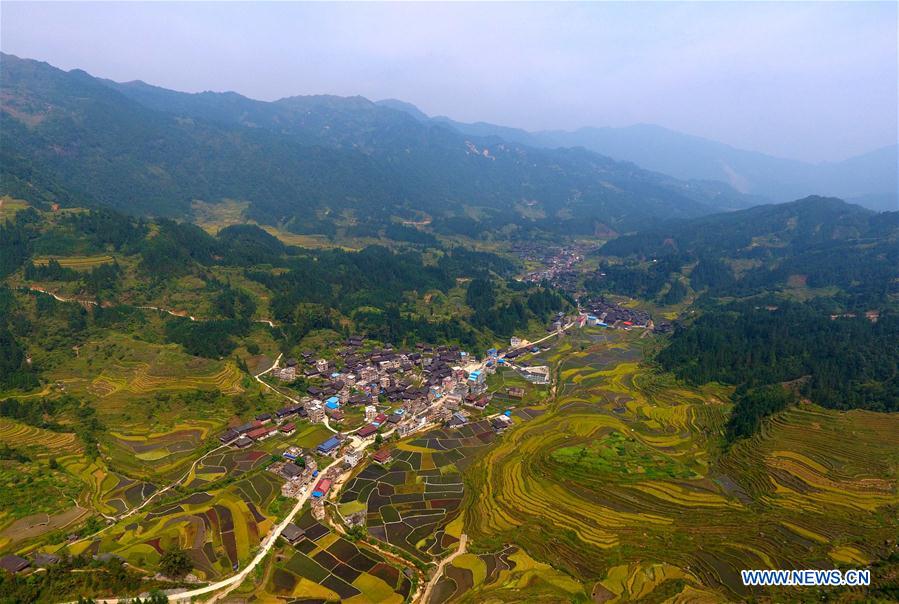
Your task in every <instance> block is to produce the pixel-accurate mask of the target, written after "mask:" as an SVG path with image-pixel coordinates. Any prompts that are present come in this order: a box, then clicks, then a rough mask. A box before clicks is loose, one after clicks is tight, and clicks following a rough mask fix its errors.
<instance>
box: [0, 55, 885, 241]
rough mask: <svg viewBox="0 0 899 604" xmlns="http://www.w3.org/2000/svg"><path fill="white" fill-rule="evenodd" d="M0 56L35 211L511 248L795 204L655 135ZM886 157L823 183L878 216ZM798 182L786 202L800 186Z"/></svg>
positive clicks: (751, 173)
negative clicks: (499, 121) (160, 81)
mask: <svg viewBox="0 0 899 604" xmlns="http://www.w3.org/2000/svg"><path fill="white" fill-rule="evenodd" d="M2 61H3V69H2V74H0V77H2V88H3V90H4V99H3V104H2V115H0V119H2V127H3V138H2V145H0V147H2V148H0V153H2V166H3V174H2V176H3V178H2V193H5V194H11V195H13V196H22V197H25V198H28V199H32V200H33V199H38V200H41V199H42V200H44V201H58V202H61V203H63V204H64V205H65V204H69V205H85V204H87V205H92V204H105V205H109V206H112V207H114V208H118V209H121V210H124V211H128V212H131V213H136V214H151V215H170V216H177V217H184V216H187V215H189V213H190V209H191V205H192V203H193V202H194V201H197V200H200V201H206V202H212V203H215V202H220V201H222V200H226V199H234V200H239V201H246V202H249V204H250V205H249V208H248V210H247V215H248V217H250V218H253V219H255V220H258V221H259V222H262V223H268V224H280V225H282V226H284V227H285V228H287V229H288V230H291V231H294V232H298V233H323V234H330V233H333V232H334V230H335V229H336V228H339V227H344V228H353V229H356V230H357V231H359V230H360V229H361V230H363V231H364V230H366V229H369V230H372V229H377V228H381V227H383V226H385V225H387V224H390V223H396V222H401V221H414V222H422V221H424V222H426V223H428V224H430V226H431V228H432V229H433V230H434V231H436V232H437V233H447V234H463V235H468V236H491V234H493V235H499V236H503V237H509V236H513V237H515V236H532V235H534V234H535V233H549V232H565V233H571V234H590V235H595V234H600V235H602V234H605V233H609V234H612V233H621V232H630V231H635V230H638V229H643V228H647V227H651V226H653V225H655V224H659V223H660V222H663V221H666V220H669V219H673V218H692V217H698V216H702V215H706V214H711V213H714V212H718V211H722V210H733V209H739V208H745V207H750V206H753V205H758V204H760V203H766V202H769V201H771V200H778V201H779V200H783V199H787V198H790V197H795V196H797V193H791V192H790V190H791V189H790V188H789V187H787V186H784V187H783V190H781V193H780V195H772V193H773V192H776V191H775V189H777V188H778V185H776V182H775V181H776V178H778V177H780V178H782V179H783V180H784V181H787V180H789V178H792V176H790V175H791V174H793V173H792V172H790V171H789V170H788V163H787V164H784V162H782V161H781V160H775V159H773V158H766V157H765V156H762V155H760V154H749V153H747V152H742V151H738V150H734V149H730V148H728V147H725V146H723V145H719V144H717V143H709V142H707V141H702V140H701V139H693V138H691V137H685V136H683V135H678V134H675V133H666V134H665V136H658V133H659V132H663V133H665V131H661V130H659V129H656V128H654V127H634V128H632V129H621V130H608V129H605V130H603V129H594V130H581V131H578V132H574V133H562V132H555V133H552V132H543V133H533V134H531V133H526V132H523V131H517V130H514V129H508V128H501V127H496V126H492V125H489V124H475V125H465V124H459V123H456V122H452V121H451V120H447V119H446V118H433V119H431V118H428V117H427V116H425V115H424V114H423V113H421V112H420V111H418V110H417V109H414V108H413V107H412V106H410V105H408V104H404V103H399V102H381V103H373V102H371V101H369V100H368V99H365V98H363V97H335V96H296V97H290V98H284V99H280V100H278V101H275V102H263V101H257V100H253V99H249V98H247V97H244V96H241V95H239V94H236V93H233V92H225V93H214V92H204V93H198V94H188V93H181V92H176V91H172V90H166V89H164V88H159V87H155V86H151V85H148V84H145V83H143V82H128V83H117V82H112V81H109V80H102V79H98V78H94V77H92V76H90V75H89V74H87V73H86V72H84V71H81V70H73V71H70V72H65V71H62V70H59V69H56V68H54V67H52V66H50V65H48V64H46V63H41V62H37V61H32V60H28V59H20V58H18V57H15V56H12V55H5V54H4V55H3V56H2ZM683 141H687V142H689V143H690V145H692V146H690V145H686V144H685V143H684V144H682V142H683ZM571 145H575V146H571ZM685 145H686V146H685ZM587 147H589V148H587ZM688 147H689V148H688ZM722 149H723V150H729V151H728V153H729V154H723V155H722V154H721V153H718V152H719V151H721V150H722ZM656 150H658V151H657V152H656ZM597 151H603V153H602V154H601V153H600V152H597ZM894 151H895V149H894ZM605 153H609V154H611V155H612V157H610V156H608V155H606V154H605ZM722 153H723V151H722ZM716 154H717V155H716ZM638 155H639V156H640V157H639V158H636V156H638ZM613 157H615V159H613ZM722 157H724V159H720V158H722ZM885 157H886V158H887V159H888V157H889V153H888V152H883V153H880V154H873V155H872V156H871V158H869V159H865V158H858V159H856V160H849V161H848V162H844V163H846V164H847V166H849V167H851V166H855V167H854V168H853V174H860V175H861V177H860V179H861V180H864V177H865V176H870V178H869V179H868V181H865V182H871V183H875V184H872V185H871V187H872V188H869V189H864V190H863V189H862V188H861V185H853V184H851V183H850V182H849V179H848V178H847V179H845V180H843V181H841V180H840V179H839V178H838V176H839V174H840V172H839V170H834V171H832V173H830V172H828V175H829V177H830V178H832V179H833V180H835V181H837V183H838V184H840V185H841V186H844V187H856V189H857V192H858V193H864V194H866V195H867V196H868V197H867V198H866V199H868V200H869V201H871V200H873V201H875V202H877V203H873V202H872V205H874V206H875V207H877V206H878V205H879V206H880V207H890V206H889V201H888V200H887V198H888V196H889V189H888V187H889V183H887V184H877V183H883V182H885V181H888V180H889V178H890V177H892V178H893V182H895V170H893V171H892V172H891V171H890V170H889V169H887V168H885V167H884V165H883V164H884V158H885ZM617 158H623V159H625V160H628V161H620V160H619V159H617ZM635 158H636V159H639V163H640V165H641V166H649V167H650V168H652V169H653V170H659V169H660V167H664V168H665V169H667V170H669V171H670V172H674V173H681V174H683V173H685V172H688V171H691V170H692V173H693V175H686V176H674V177H672V176H668V175H667V174H663V173H661V172H660V171H650V170H647V169H645V168H644V167H639V166H638V165H637V164H635V163H631V162H632V160H634V159H635ZM683 158H687V160H684V159H683ZM716 158H718V159H716ZM759 158H761V159H759ZM716 161H717V162H718V164H717V165H718V168H717V169H718V172H716V167H715V166H716V163H715V162H716ZM766 161H767V162H768V163H769V164H772V165H774V164H776V166H775V167H777V166H780V168H779V170H780V171H778V170H775V169H774V168H772V169H770V170H768V169H766V168H765V162H766ZM678 162H680V163H681V164H683V167H681V166H679V164H678ZM741 162H742V163H741ZM777 162H781V163H780V164H777ZM692 163H695V164H696V165H697V167H696V168H695V169H694V168H689V169H688V167H687V166H689V165H690V164H692ZM796 163H797V164H798V162H796ZM721 166H727V168H728V170H729V172H728V174H729V176H730V180H731V181H732V182H734V183H735V184H736V185H737V186H732V185H731V184H728V183H726V182H724V180H725V178H722V177H720V176H721V175H720V170H721V169H722V168H721ZM846 169H847V170H848V169H849V168H848V167H847V168H846ZM806 172H807V171H806ZM795 174H796V175H798V176H796V178H795V179H793V180H792V181H790V182H791V183H792V184H790V187H793V189H792V191H805V189H804V188H803V187H805V186H806V185H802V184H801V180H802V179H801V178H800V177H801V176H802V175H803V174H804V172H803V171H802V170H799V169H797V170H796V171H795ZM778 175H780V176H778ZM788 177H789V178H788ZM765 179H767V180H765ZM797 179H798V180H797ZM796 183H800V184H796ZM807 186H808V187H811V186H812V185H807ZM821 186H822V187H823V186H825V185H821ZM834 186H835V187H836V185H834ZM883 187H887V189H886V190H884V188H883ZM738 189H742V190H743V191H749V193H746V192H741V191H740V190H738ZM844 190H845V189H844ZM893 191H894V193H893V197H895V186H893ZM806 192H809V193H811V192H816V193H826V194H833V193H834V191H830V190H827V189H809V190H808V191H806ZM761 193H765V195H762V194H761ZM850 197H851V196H850ZM859 201H860V202H863V200H859Z"/></svg>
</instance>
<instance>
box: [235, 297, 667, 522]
mask: <svg viewBox="0 0 899 604" xmlns="http://www.w3.org/2000/svg"><path fill="white" fill-rule="evenodd" d="M585 326H598V327H605V328H610V329H614V328H620V329H631V328H641V329H648V330H651V329H653V327H654V325H653V322H652V319H651V318H650V316H649V314H648V313H646V312H644V311H640V310H635V309H628V308H624V307H621V306H619V305H617V304H615V303H613V302H609V301H607V300H605V299H604V298H601V297H600V298H597V299H588V300H587V305H586V308H585V309H584V310H583V311H579V312H578V313H577V314H573V315H569V316H565V315H564V313H559V314H558V315H557V316H556V317H554V318H553V319H552V320H551V322H550V324H549V325H548V327H547V332H548V333H547V335H546V336H544V337H542V338H540V339H539V340H536V341H535V342H529V341H528V340H526V339H523V338H521V337H515V336H513V337H512V338H511V339H510V341H509V347H508V348H506V349H497V348H491V349H489V350H487V351H486V352H485V353H484V354H483V355H482V356H481V358H480V359H478V358H476V357H475V355H473V354H472V353H469V352H466V351H463V350H461V349H460V348H459V347H458V346H430V345H427V344H417V345H416V346H415V347H414V348H413V349H411V350H398V349H395V348H394V347H392V346H390V345H387V346H379V345H375V344H374V343H373V342H371V341H368V340H365V338H363V337H362V336H350V337H348V338H347V339H346V340H345V341H343V342H342V343H341V344H340V345H336V346H334V347H332V348H331V349H330V351H329V352H330V353H331V357H332V358H331V359H330V360H329V359H325V358H320V357H317V356H316V355H315V354H314V353H313V352H312V351H304V352H302V353H301V354H299V355H298V357H297V358H293V357H290V358H287V359H283V360H279V362H277V363H276V364H275V365H274V366H273V367H271V368H270V369H269V371H267V372H265V373H267V374H268V375H267V376H265V377H266V379H268V380H269V381H268V382H266V383H267V384H269V387H270V388H273V389H277V391H278V392H280V393H281V394H282V395H284V396H285V397H286V398H287V400H290V401H294V402H293V403H292V404H290V405H287V406H284V407H282V408H280V409H277V410H275V411H273V412H271V413H268V412H267V413H262V414H259V415H257V416H256V417H255V418H253V419H252V420H251V421H247V422H245V423H243V424H241V425H237V426H234V427H231V428H229V429H228V430H226V431H225V432H223V433H222V434H221V435H220V436H219V440H220V442H221V443H222V445H228V446H231V447H235V448H247V447H251V446H253V445H254V444H255V443H257V442H259V441H262V440H265V439H267V438H269V437H271V436H273V435H276V434H280V435H283V436H289V435H290V434H293V432H294V431H295V430H296V421H298V420H306V421H309V422H312V423H316V424H324V426H325V427H326V428H328V430H330V431H331V432H333V434H332V436H330V437H329V438H327V439H326V440H324V441H323V442H321V443H320V444H318V445H317V446H316V447H315V448H314V449H312V450H303V449H301V448H299V447H295V446H289V447H286V448H285V450H284V451H282V452H281V453H280V457H281V460H280V461H278V462H276V463H274V464H272V465H271V466H269V468H268V469H269V471H272V472H274V473H276V474H278V475H279V476H281V477H282V478H284V480H285V483H284V485H283V486H282V494H283V495H284V496H285V497H290V498H301V497H304V496H305V495H306V493H307V492H308V490H309V489H310V488H311V489H312V501H313V510H314V511H315V512H316V514H323V511H321V510H318V509H316V508H320V507H321V506H320V505H318V506H316V504H315V502H316V501H321V500H323V499H324V498H325V496H326V495H327V494H328V492H329V490H330V489H331V488H332V487H333V485H334V481H335V479H336V477H337V476H338V475H339V474H340V473H342V472H345V471H347V470H350V469H352V468H353V467H355V466H356V465H358V464H359V463H361V462H362V461H363V459H364V458H365V449H366V447H368V446H370V445H372V444H376V445H378V447H377V450H376V451H375V452H374V453H373V454H372V455H371V460H372V461H373V462H374V463H381V464H386V463H388V462H389V461H390V459H391V449H390V446H389V445H388V444H386V443H388V441H389V439H391V438H393V439H395V438H405V437H407V436H409V435H411V434H412V433H414V432H417V431H419V430H422V429H424V428H427V427H434V426H438V425H445V426H447V427H459V426H462V425H464V424H466V423H468V422H469V421H472V420H474V419H483V418H485V417H486V418H487V419H488V420H489V421H490V422H491V425H492V426H493V428H494V429H495V430H496V431H497V432H501V431H503V430H505V429H506V428H507V427H509V426H510V425H511V424H512V420H511V417H510V416H511V412H510V410H509V409H498V408H497V407H496V406H495V405H494V406H493V407H491V408H489V409H488V406H489V405H490V403H491V401H492V399H493V393H491V392H488V390H489V388H488V377H489V376H490V375H492V374H494V373H495V372H496V371H497V369H498V368H502V367H507V368H510V369H513V370H515V371H517V372H518V373H519V375H520V376H521V377H523V378H524V379H525V380H526V381H527V382H529V383H531V384H534V385H546V384H549V383H550V381H551V376H550V371H549V368H548V367H546V366H545V365H530V364H526V363H523V362H522V361H521V359H522V358H527V355H533V354H536V353H539V352H541V351H546V350H547V349H548V344H546V343H545V342H546V341H547V340H549V339H550V338H552V337H555V336H562V335H564V332H565V330H567V329H569V328H571V327H577V328H583V327H585ZM541 344H542V346H541ZM258 377H259V376H257V378H258ZM297 383H302V385H303V387H304V388H305V393H304V394H302V395H301V396H300V397H299V398H298V399H293V398H291V397H288V396H287V395H286V394H284V390H285V389H286V388H285V386H286V385H295V384H297ZM291 392H292V391H291ZM503 395H504V396H503V401H505V402H506V403H508V402H509V401H514V400H516V399H521V398H522V396H523V395H524V390H523V389H521V388H516V387H512V388H507V389H505V392H503ZM350 420H354V421H355V424H357V425H353V422H352V421H350ZM334 425H338V426H340V427H341V429H339V430H338V429H335V428H334V427H333V426H334ZM344 425H351V426H352V427H347V428H345V429H344V428H343V427H344ZM323 457H328V458H334V459H340V460H341V464H331V465H330V466H329V467H328V469H327V471H324V472H319V470H318V467H319V465H320V464H319V461H317V458H318V460H321V458H323Z"/></svg>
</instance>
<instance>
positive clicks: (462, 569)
mask: <svg viewBox="0 0 899 604" xmlns="http://www.w3.org/2000/svg"><path fill="white" fill-rule="evenodd" d="M577 596H580V597H582V598H583V596H584V588H583V586H582V585H581V584H580V583H579V582H578V581H576V580H574V579H572V578H571V577H569V576H568V575H566V574H564V573H562V572H560V571H558V570H555V569H554V568H553V567H551V566H550V565H548V564H542V563H540V562H537V561H535V560H533V559H532V558H530V557H529V556H528V555H527V554H526V553H525V552H524V551H522V550H521V549H519V548H517V547H515V546H511V545H510V546H507V547H505V548H503V549H502V550H500V551H499V552H497V553H490V554H472V553H468V554H463V555H461V556H459V557H458V558H455V559H454V560H453V561H452V562H451V563H450V564H448V565H447V566H446V567H445V568H444V573H443V575H442V576H441V578H440V580H438V582H437V584H436V585H435V586H434V591H433V594H432V596H431V602H433V603H434V604H444V603H448V602H486V601H498V602H509V601H527V602H566V601H573V600H576V597H577Z"/></svg>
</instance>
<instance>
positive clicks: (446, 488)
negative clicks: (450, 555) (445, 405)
mask: <svg viewBox="0 0 899 604" xmlns="http://www.w3.org/2000/svg"><path fill="white" fill-rule="evenodd" d="M494 439H495V432H494V431H493V429H492V428H491V426H490V423H489V422H487V421H486V420H484V421H479V422H475V423H472V424H467V425H465V426H461V427H460V428H457V429H452V430H432V431H430V432H428V433H427V434H425V435H424V436H421V437H418V438H415V439H412V440H411V441H408V442H402V443H400V444H399V445H398V446H397V450H396V452H395V453H394V456H393V461H392V462H391V463H390V464H389V465H387V466H382V465H377V464H372V465H369V466H368V467H366V468H365V469H363V470H362V471H361V472H360V473H359V474H358V475H357V476H356V477H355V478H354V479H353V481H352V482H350V483H349V484H348V485H347V487H346V488H345V490H344V491H343V492H342V493H341V497H340V504H341V508H342V510H344V511H346V512H351V511H352V510H355V509H357V508H358V507H359V504H362V505H363V506H364V509H365V511H366V521H367V525H368V532H369V534H370V535H371V536H372V537H375V538H376V539H380V540H381V541H386V542H387V543H390V544H391V545H393V546H395V547H398V548H400V549H401V550H403V551H404V552H406V553H407V554H409V555H410V556H412V557H413V558H416V559H418V560H421V561H423V562H430V561H433V560H435V559H437V558H440V557H442V556H443V555H445V553H446V552H447V551H448V550H450V549H452V548H453V547H455V545H456V544H457V543H458V541H459V538H458V535H453V534H451V533H450V532H448V531H447V530H446V527H447V525H448V524H449V523H450V522H452V521H453V520H454V519H455V518H456V517H457V516H458V515H459V512H460V506H461V503H462V497H463V494H464V485H463V482H462V474H461V471H462V469H463V468H465V467H467V466H468V465H469V464H471V463H472V460H473V458H474V457H475V456H477V455H478V454H479V453H480V452H481V451H482V450H483V449H485V448H486V447H487V446H488V445H489V444H490V443H491V442H492V441H493V440H494Z"/></svg>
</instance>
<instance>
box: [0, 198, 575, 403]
mask: <svg viewBox="0 0 899 604" xmlns="http://www.w3.org/2000/svg"><path fill="white" fill-rule="evenodd" d="M0 234H2V237H0V256H2V258H3V275H4V277H5V278H6V279H5V285H4V288H3V290H2V296H0V309H2V310H3V312H2V316H3V320H2V322H0V348H2V349H3V351H4V355H3V359H4V360H3V364H2V366H0V382H2V386H3V387H4V388H12V389H23V390H28V389H30V388H33V387H36V386H37V385H38V383H39V377H40V372H41V370H42V369H45V368H46V367H47V366H49V365H52V364H53V363H55V362H57V361H56V360H54V357H58V356H59V355H63V356H70V355H71V349H72V347H75V348H77V347H78V346H80V345H82V344H84V343H85V342H87V341H88V339H89V338H90V337H91V334H92V333H95V332H96V330H102V329H107V328H112V329H116V330H121V331H123V332H124V333H131V332H132V331H133V330H135V329H138V330H139V331H142V332H143V333H144V334H145V337H149V338H151V339H154V340H156V341H159V342H168V343H175V344H178V345H180V346H181V347H183V349H184V350H185V351H186V352H187V353H189V354H191V355H196V356H200V357H207V358H211V359H219V358H223V357H228V356H229V355H232V353H234V351H235V350H236V349H237V348H239V347H243V348H248V349H249V350H250V351H252V350H254V349H256V348H257V347H258V346H257V345H256V344H254V342H257V341H258V340H259V338H260V337H262V336H261V335H260V330H262V331H263V332H267V331H270V332H271V335H270V336H265V337H273V338H275V340H277V341H279V342H280V343H281V346H282V347H283V348H284V349H285V350H286V349H289V348H290V347H291V346H295V345H296V344H297V342H300V341H302V339H303V338H304V337H306V336H307V335H309V334H310V333H312V332H316V331H321V330H326V331H330V332H331V333H334V332H336V334H344V335H345V334H348V333H360V334H363V335H367V336H368V337H370V338H373V339H376V340H380V341H384V342H391V343H396V344H403V343H406V344H408V345H412V344H415V343H418V342H432V343H455V344H459V345H462V346H465V347H466V348H469V349H471V348H475V349H477V348H478V347H480V346H486V345H489V344H494V343H497V341H498V340H499V341H501V340H503V339H506V338H508V337H509V336H510V335H512V333H513V331H515V330H522V329H525V330H526V329H527V328H528V326H529V324H531V323H536V324H540V325H543V324H545V322H546V321H547V320H548V319H549V317H550V316H551V315H552V314H553V313H555V312H557V311H559V310H563V309H566V308H568V307H569V306H568V302H566V301H565V300H564V299H563V298H562V297H561V296H560V295H559V294H557V293H555V292H552V291H550V290H547V289H545V288H543V287H540V286H528V285H526V284H522V283H518V282H516V281H514V280H510V279H509V277H510V276H511V275H512V272H513V270H514V268H515V266H514V265H513V264H512V263H511V262H510V261H509V260H507V259H504V258H502V257H499V256H496V255H493V254H489V253H485V252H475V251H471V250H468V249H466V248H463V247H449V248H446V247H441V246H439V245H438V246H436V247H434V246H431V247H428V246H422V245H420V244H409V243H406V244H402V245H400V246H397V247H395V249H390V248H386V247H379V246H369V247H366V248H364V249H361V250H358V251H345V250H341V249H319V250H310V249H304V248H299V247H296V246H288V245H285V244H284V243H282V242H281V241H280V240H278V239H277V238H275V237H273V236H272V235H270V234H269V233H267V232H266V231H264V230H262V229H261V228H259V227H258V226H255V225H234V226H230V227H226V228H223V229H221V230H220V231H219V232H218V233H217V234H216V235H214V236H213V235H210V234H209V233H207V232H205V231H203V230H202V229H200V228H198V227H197V226H194V225H192V224H188V223H178V222H174V221H171V220H167V219H155V220H147V219H141V218H134V217H130V216H126V215H123V214H119V213H117V212H115V211H114V210H109V209H97V210H89V211H84V210H72V211H67V210H63V211H59V212H44V211H41V210H37V209H35V208H27V209H24V210H20V211H18V212H17V213H16V214H15V216H14V218H13V219H12V220H8V221H6V222H5V224H3V225H2V226H0ZM29 290H31V291H29ZM39 290H43V291H50V292H53V293H55V294H58V295H60V296H61V297H64V298H67V299H70V300H78V301H81V302H82V303H83V304H84V305H87V310H86V309H85V308H82V306H79V305H77V304H67V303H64V302H58V301H56V300H54V299H53V298H52V297H50V296H49V295H46V294H42V293H39ZM477 292H480V293H477ZM484 292H487V293H488V294H489V295H485V294H484ZM150 307H157V308H167V309H170V310H172V311H173V312H174V311H178V312H177V313H176V314H181V315H184V316H183V317H180V316H170V315H163V318H162V322H161V323H158V322H148V318H147V315H146V312H145V311H138V310H136V309H138V308H150ZM188 315H191V316H194V318H195V319H196V320H191V319H190V318H189V317H188ZM262 320H264V321H266V322H268V321H272V322H273V324H274V325H275V327H273V328H270V327H268V326H267V324H265V323H261V322H260V321H262ZM37 325H42V326H44V327H47V326H51V328H50V329H49V330H45V329H44V327H42V328H41V329H37V328H36V326H37ZM32 357H33V358H32Z"/></svg>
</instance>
